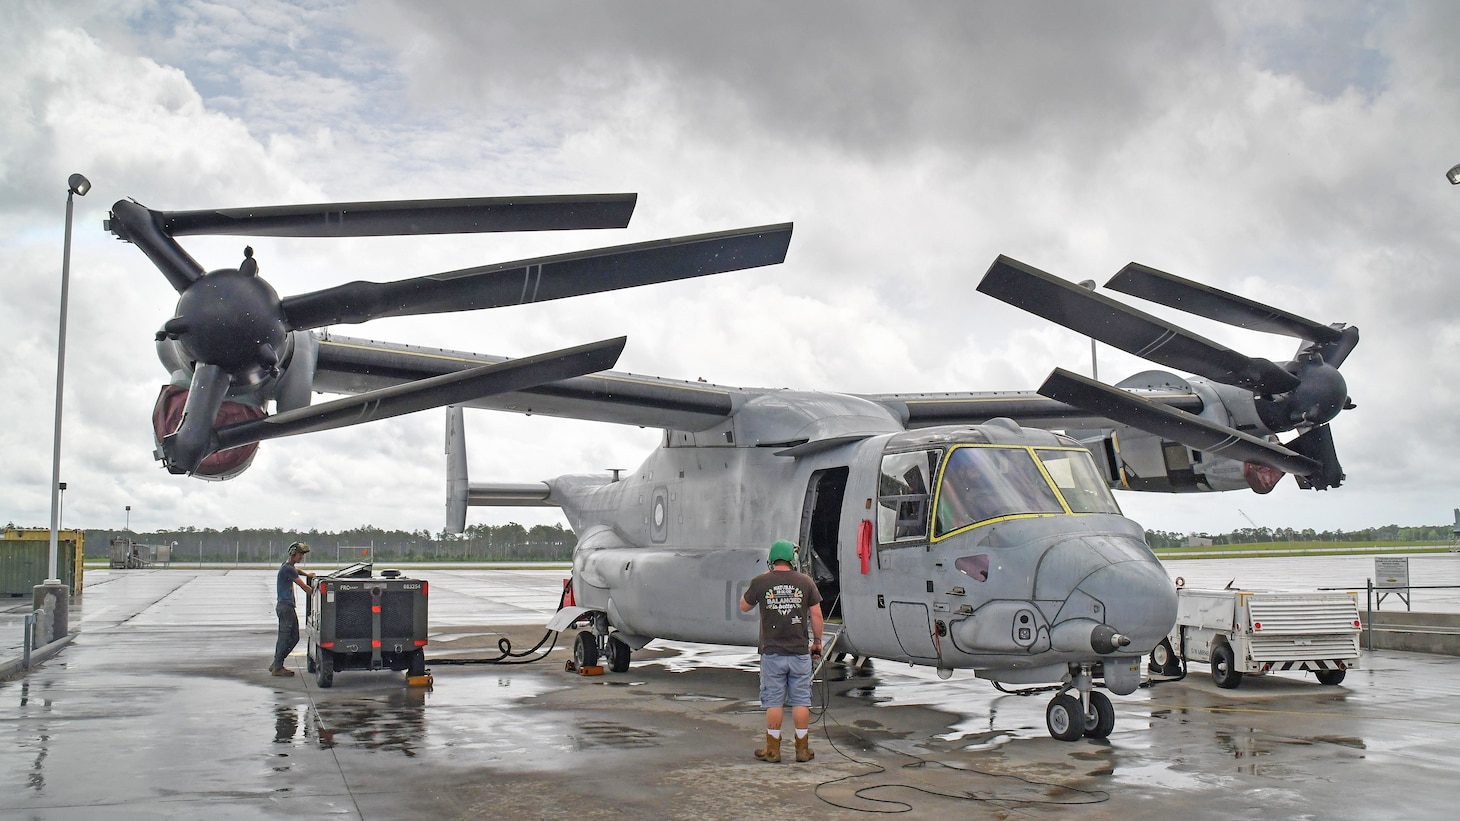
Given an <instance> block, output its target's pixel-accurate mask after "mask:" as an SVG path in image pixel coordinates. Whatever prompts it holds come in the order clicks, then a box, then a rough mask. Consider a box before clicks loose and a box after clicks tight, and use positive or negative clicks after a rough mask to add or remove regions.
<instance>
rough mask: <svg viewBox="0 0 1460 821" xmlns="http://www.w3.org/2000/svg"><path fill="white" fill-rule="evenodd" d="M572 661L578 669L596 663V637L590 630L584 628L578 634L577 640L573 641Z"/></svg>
mask: <svg viewBox="0 0 1460 821" xmlns="http://www.w3.org/2000/svg"><path fill="white" fill-rule="evenodd" d="M573 663H574V664H576V665H578V669H579V670H582V669H583V668H584V667H593V666H594V665H596V664H598V639H597V638H596V637H595V636H594V635H593V633H592V631H589V630H584V631H582V632H581V633H579V634H578V640H577V641H576V642H574V643H573Z"/></svg>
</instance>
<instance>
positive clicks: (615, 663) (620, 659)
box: [608, 636, 633, 673]
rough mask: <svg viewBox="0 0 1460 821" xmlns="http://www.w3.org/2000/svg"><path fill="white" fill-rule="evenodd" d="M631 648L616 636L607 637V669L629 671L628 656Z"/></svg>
mask: <svg viewBox="0 0 1460 821" xmlns="http://www.w3.org/2000/svg"><path fill="white" fill-rule="evenodd" d="M632 653H633V649H632V648H630V647H629V645H628V644H627V643H625V642H624V640H623V639H621V638H619V637H618V636H609V637H608V669H609V670H611V671H613V672H615V673H627V672H628V671H629V656H630V655H632Z"/></svg>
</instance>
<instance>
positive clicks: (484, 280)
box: [283, 223, 792, 330]
mask: <svg viewBox="0 0 1460 821" xmlns="http://www.w3.org/2000/svg"><path fill="white" fill-rule="evenodd" d="M791 227H792V226H791V224H790V223H785V224H782V225H767V226H762V227H759V228H743V229H740V230H738V231H721V232H718V233H713V234H698V235H695V236H689V237H680V238H678V239H665V240H655V241H653V242H641V243H638V244H635V245H621V246H618V247H615V248H601V249H598V250H594V251H580V252H577V253H572V254H559V255H557V256H551V257H539V258H536V259H528V260H519V261H517V262H504V263H500V264H497V265H484V266H482V267H479V268H467V269H463V270H460V271H449V272H447V273H444V274H435V275H432V276H424V277H417V278H415V279H404V280H398V281H395V282H384V283H380V282H350V283H346V284H344V285H339V286H336V287H334V288H326V289H324V290H322V291H314V292H312V293H307V294H299V295H297V296H291V297H287V298H285V299H284V300H283V308H284V316H285V317H286V318H287V321H288V323H289V327H291V328H293V329H295V330H305V329H309V328H319V327H323V326H325V325H335V324H340V323H357V322H366V321H368V320H371V319H379V318H381V317H390V316H411V315H415V314H434V313H443V312H447V311H474V310H478V309H481V308H497V307H501V306H504V305H519V304H525V303H529V302H544V301H546V300H549V299H561V298H563V297H570V296H580V295H582V294H594V293H598V292H600V291H613V290H617V289H619V288H631V287H634V286H636V285H649V284H652V283H658V282H670V281H673V280H677V279H687V278H689V277H698V276H704V275H706V274H719V273H723V272H725V271H735V270H739V269H742V268H757V267H760V266H762V265H775V264H777V263H779V262H781V261H783V260H784V259H785V258H786V250H787V248H788V247H789V245H790V242H791Z"/></svg>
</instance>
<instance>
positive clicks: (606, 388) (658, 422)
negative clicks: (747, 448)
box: [313, 333, 763, 431]
mask: <svg viewBox="0 0 1460 821" xmlns="http://www.w3.org/2000/svg"><path fill="white" fill-rule="evenodd" d="M316 339H317V341H318V347H319V358H318V361H317V363H316V365H315V372H314V382H313V388H314V390H317V391H324V392H327V393H346V394H354V393H363V392H365V391H369V390H375V389H378V388H385V387H390V386H392V385H399V384H401V383H403V382H410V381H414V380H417V379H424V378H427V377H432V376H439V375H441V374H446V373H454V372H457V371H462V370H466V369H468V368H472V367H477V366H480V365H482V364H484V363H497V362H503V361H506V360H507V359H508V357H504V356H491V355H487V354H477V353H466V352H462V351H450V350H444V349H441V348H428V347H422V346H417V345H404V344H400V343H395V342H376V341H372V340H368V339H352V338H349V337H343V336H334V335H332V334H327V333H325V334H317V335H316ZM761 393H763V391H759V390H754V389H747V388H733V387H725V386H721V385H711V384H709V383H705V382H690V381H687V380H678V379H661V378H659V377H654V376H640V375H637V374H631V373H623V372H620V371H603V372H601V373H596V374H593V375H591V376H580V377H575V378H572V379H564V380H561V381H558V382H552V383H549V384H546V385H540V386H538V387H535V388H530V389H527V390H523V391H515V392H511V393H503V394H497V395H495V396H490V397H488V398H485V399H479V400H475V401H471V402H465V403H463V404H465V405H467V406H470V407H474V408H485V409H487V410H499V411H510V412H513V413H525V414H542V415H544V416H559V417H565V418H568V419H584V420H588V421H594V422H615V423H618V424H622V425H636V426H639V427H646V428H667V429H670V430H686V431H700V430H705V429H707V428H711V427H714V426H715V425H718V424H720V423H721V422H723V421H725V419H726V418H727V417H729V416H730V415H731V414H732V413H734V412H735V410H736V409H738V408H739V407H740V406H741V405H743V404H744V403H745V402H746V401H748V400H750V399H752V398H754V397H755V396H758V395H759V394H761Z"/></svg>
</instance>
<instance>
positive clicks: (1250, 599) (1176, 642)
mask: <svg viewBox="0 0 1460 821" xmlns="http://www.w3.org/2000/svg"><path fill="white" fill-rule="evenodd" d="M1361 626H1362V623H1361V622H1360V621H1359V607H1358V594H1357V593H1353V592H1342V591H1332V592H1330V591H1318V590H1315V591H1312V592H1297V593H1280V592H1275V591H1268V590H1195V589H1191V588H1186V587H1183V588H1180V589H1179V590H1178V591H1177V605H1176V625H1175V626H1174V627H1172V628H1171V634H1170V635H1169V636H1168V637H1167V638H1166V639H1165V640H1164V641H1162V642H1161V643H1160V644H1158V645H1157V646H1156V649H1154V650H1152V651H1151V659H1150V667H1149V669H1150V671H1151V672H1152V673H1157V674H1161V675H1179V674H1180V673H1181V662H1182V661H1186V662H1209V663H1210V664H1211V668H1212V678H1213V679H1214V680H1215V681H1216V683H1217V686H1218V687H1223V688H1227V689H1232V688H1235V687H1238V686H1240V685H1241V684H1242V676H1243V675H1245V674H1251V675H1259V676H1260V675H1263V674H1265V673H1272V672H1282V671H1289V670H1306V671H1309V672H1311V673H1313V674H1314V675H1316V676H1317V677H1318V681H1319V682H1320V683H1322V684H1338V683H1339V682H1341V681H1343V677H1344V673H1345V672H1346V671H1348V670H1351V669H1354V668H1356V667H1358V666H1359V632H1360V627H1361Z"/></svg>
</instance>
